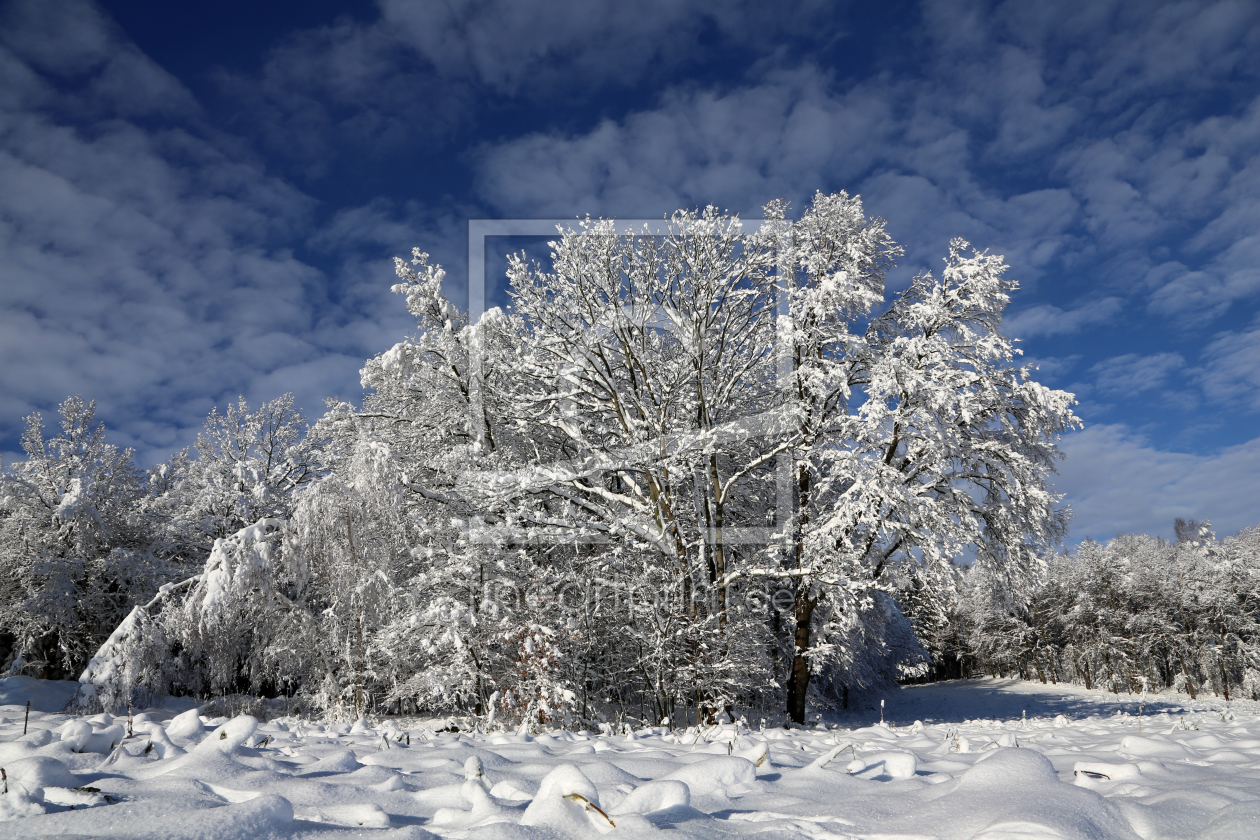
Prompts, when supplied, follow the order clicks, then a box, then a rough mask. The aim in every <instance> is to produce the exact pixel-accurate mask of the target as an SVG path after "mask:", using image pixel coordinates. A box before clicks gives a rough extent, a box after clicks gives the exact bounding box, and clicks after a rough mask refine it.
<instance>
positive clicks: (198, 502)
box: [0, 193, 1077, 726]
mask: <svg viewBox="0 0 1260 840" xmlns="http://www.w3.org/2000/svg"><path fill="white" fill-rule="evenodd" d="M765 215H766V221H765V222H763V223H761V224H760V225H759V226H758V227H756V228H755V229H751V230H749V229H745V228H744V227H743V225H742V224H741V223H740V222H739V221H738V220H737V219H735V218H733V217H730V216H727V215H723V214H720V213H717V212H716V211H713V210H712V209H709V210H706V211H704V212H679V213H678V214H676V215H675V216H674V217H673V218H672V219H671V220H669V222H668V223H667V225H666V227H667V230H665V231H664V232H662V233H651V234H650V235H649V234H645V235H642V236H638V235H634V236H627V235H624V234H619V233H618V232H617V231H616V228H615V226H614V225H613V224H612V223H611V222H595V221H588V222H587V223H584V224H582V225H580V226H578V227H576V228H574V229H571V230H568V231H565V232H564V233H563V235H561V236H560V237H558V239H557V240H556V241H555V242H553V243H551V247H552V259H551V265H550V266H549V267H546V268H544V267H543V266H540V265H536V264H532V263H528V262H526V261H525V260H524V259H523V258H519V257H517V258H512V259H511V261H510V266H511V270H510V279H511V284H512V286H511V302H512V305H511V309H510V311H506V312H505V311H500V310H492V311H490V312H487V313H485V314H484V315H483V316H482V317H480V318H479V319H476V320H473V319H470V318H469V316H468V314H467V313H464V312H461V311H459V310H458V309H457V308H456V307H454V306H453V305H452V304H451V303H450V302H449V301H448V300H447V299H446V298H445V297H444V296H443V294H442V289H441V287H442V281H443V272H442V270H441V269H440V268H439V267H437V266H435V265H432V264H430V263H429V262H428V258H427V255H425V254H423V253H421V252H419V251H417V252H416V253H415V255H414V258H413V259H412V260H411V261H410V262H406V261H403V260H399V261H398V262H397V272H398V275H399V279H400V282H399V284H398V285H397V286H396V287H395V291H397V292H398V293H400V294H401V295H403V296H405V298H406V301H407V307H408V309H409V311H410V312H411V313H412V315H413V316H414V317H415V318H416V323H417V328H416V332H415V334H414V335H412V336H411V337H409V338H407V339H406V340H404V341H401V342H399V343H398V344H396V345H395V346H394V347H393V348H391V349H390V350H388V351H386V352H384V353H382V354H380V355H379V356H377V357H376V358H374V359H371V360H369V361H368V362H367V363H366V365H365V367H364V369H363V371H362V382H363V385H364V388H365V391H366V394H365V397H364V400H363V404H362V407H361V408H360V407H356V406H353V405H350V404H345V403H333V404H330V405H329V408H328V411H327V413H326V414H325V415H324V416H323V417H321V418H319V419H318V421H317V422H315V423H314V424H313V425H311V426H310V427H309V428H308V427H307V424H306V423H305V421H304V420H303V419H302V418H301V417H300V416H299V415H298V414H297V413H296V412H295V411H294V409H293V404H292V401H291V400H290V399H288V398H284V399H280V400H276V401H273V402H270V403H267V404H265V405H263V406H261V407H260V408H256V409H251V408H249V407H248V406H246V405H244V404H243V403H241V404H238V405H235V406H232V407H230V408H229V409H228V410H227V412H226V413H224V414H219V413H214V414H212V415H211V416H210V418H209V420H208V421H207V424H206V428H205V431H204V432H203V434H202V435H201V436H200V437H199V438H198V441H197V445H196V447H195V450H196V451H195V453H192V452H184V453H180V454H178V455H177V456H176V457H175V458H174V459H172V460H171V461H170V462H169V463H167V464H164V465H162V466H160V467H158V468H155V469H153V470H150V471H149V472H148V474H147V475H143V474H141V473H140V472H139V471H137V470H136V469H135V468H134V467H133V466H132V465H131V461H130V456H129V453H125V452H120V451H118V450H117V449H115V448H113V447H110V446H109V445H108V444H106V443H105V442H104V438H103V435H102V433H101V431H100V427H99V424H96V423H95V421H94V419H93V416H92V408H91V406H90V405H87V404H84V403H83V402H82V401H81V400H78V399H75V400H70V401H69V402H67V403H66V404H65V405H64V406H63V408H62V429H61V432H60V433H58V434H53V435H51V436H50V435H48V434H47V433H45V431H44V429H43V427H42V425H41V421H40V420H39V419H38V418H32V420H31V421H30V426H29V428H28V431H27V435H26V437H25V438H24V440H23V446H24V448H25V450H26V453H27V458H26V460H24V461H20V462H18V463H15V464H14V465H12V467H11V468H10V469H8V470H6V471H5V472H4V475H3V479H2V481H3V494H2V495H0V564H3V568H0V581H3V583H2V584H0V585H3V586H5V587H7V588H6V589H5V590H4V591H3V594H2V596H0V602H2V603H0V622H3V625H2V626H3V628H4V629H5V630H6V631H7V633H8V634H9V638H10V645H11V648H12V653H11V654H10V657H9V658H10V660H11V667H14V668H17V669H19V670H22V669H24V670H25V672H27V673H39V674H45V675H48V676H63V677H65V676H76V675H77V673H78V670H79V669H80V668H82V669H85V671H86V674H85V677H86V679H85V682H84V690H83V692H82V693H81V696H80V698H79V703H80V705H81V706H82V707H83V708H93V707H100V706H104V707H110V708H117V707H120V706H122V705H125V704H126V703H127V702H132V703H134V704H137V705H141V704H143V703H144V702H146V700H147V699H149V698H151V697H153V696H155V695H160V694H165V693H174V694H181V693H183V694H189V693H191V694H198V695H207V694H223V693H232V692H240V693H251V694H262V695H275V694H284V695H286V696H295V697H297V698H299V699H300V700H301V701H302V702H304V703H307V704H310V705H311V706H313V707H315V708H317V709H320V710H322V711H325V712H327V713H330V714H338V715H347V716H358V715H360V714H363V713H365V712H366V711H368V710H371V709H376V710H378V711H381V710H408V711H410V710H424V711H426V712H430V713H447V712H453V713H460V714H468V715H477V716H480V717H481V718H482V719H483V721H484V722H486V723H490V722H493V723H495V724H496V725H504V724H511V725H526V726H528V725H534V724H539V723H552V724H554V723H556V722H563V721H570V722H591V721H596V720H599V719H600V718H609V717H616V716H621V717H625V718H632V719H636V720H649V721H652V722H653V723H655V722H659V720H660V719H661V718H664V717H669V718H671V719H672V720H674V721H676V722H681V720H682V719H684V718H687V719H689V720H691V721H697V720H711V719H714V718H717V717H720V716H722V715H732V716H738V715H740V714H748V715H749V716H753V715H758V716H765V717H768V718H771V719H776V718H780V717H783V716H786V717H788V718H790V719H793V720H796V721H798V722H799V721H803V720H805V717H806V704H807V702H809V703H813V704H814V705H815V706H818V707H821V706H834V705H843V704H844V703H845V702H846V699H847V698H849V697H850V696H851V695H853V694H854V693H859V694H860V693H861V692H863V691H867V690H873V689H876V688H879V687H881V686H888V685H891V684H893V683H894V682H895V681H896V680H897V679H898V678H900V677H904V676H905V675H907V674H912V673H917V672H919V671H921V670H922V669H923V668H925V667H926V666H927V663H928V658H927V652H925V650H924V649H923V647H922V646H921V644H920V642H919V640H918V639H916V635H915V632H914V627H913V625H912V620H913V621H916V622H919V623H921V624H923V623H925V622H926V623H927V624H930V623H931V622H935V621H939V620H941V616H942V615H944V611H945V609H946V607H947V606H948V604H949V603H950V598H951V597H952V595H951V593H952V592H953V591H954V589H955V586H956V583H957V574H956V570H955V568H954V565H953V558H955V557H957V556H960V555H961V554H962V553H964V552H967V551H969V552H971V553H972V554H973V555H974V556H976V557H978V558H979V562H980V563H981V564H982V565H983V566H984V567H985V568H987V569H989V570H990V571H991V572H992V574H993V580H995V581H1000V582H1001V585H1000V587H999V589H1001V590H1002V591H1003V592H1008V591H1010V592H1014V591H1023V590H1022V589H1021V587H1024V588H1026V587H1027V585H1028V582H1029V581H1030V580H1032V579H1033V577H1034V576H1035V574H1036V571H1037V568H1038V564H1039V562H1040V558H1041V557H1043V556H1044V555H1045V554H1046V552H1048V551H1049V550H1051V546H1052V545H1053V544H1054V542H1055V541H1056V539H1058V538H1060V537H1061V536H1062V534H1063V533H1064V530H1065V526H1066V518H1065V516H1064V514H1063V513H1062V512H1061V511H1060V510H1058V509H1057V508H1056V506H1055V502H1056V499H1055V498H1054V496H1053V495H1052V494H1050V493H1048V492H1046V489H1045V482H1046V476H1047V475H1048V474H1049V473H1050V471H1051V469H1052V465H1053V462H1054V460H1055V458H1056V457H1058V453H1057V450H1056V442H1057V440H1058V437H1059V435H1060V434H1061V433H1062V432H1063V431H1064V430H1066V429H1068V428H1071V427H1072V426H1074V425H1075V424H1076V422H1077V421H1076V418H1075V417H1074V416H1073V414H1072V411H1071V406H1072V404H1073V402H1072V396H1071V395H1070V394H1067V393H1064V392H1061V391H1053V390H1050V389H1047V388H1045V387H1043V386H1042V385H1040V384H1038V383H1037V382H1036V381H1035V380H1034V379H1033V378H1032V375H1033V371H1032V370H1031V369H1029V368H1027V367H1020V366H1018V365H1017V364H1015V351H1014V348H1013V344H1012V342H1011V340H1010V339H1009V338H1007V337H1006V336H1004V335H1002V333H1001V331H1000V326H1001V317H1002V312H1003V310H1004V308H1005V307H1006V305H1007V303H1008V301H1009V295H1010V293H1011V291H1012V290H1013V289H1014V288H1015V284H1014V283H1013V282H1011V281H1010V280H1009V279H1007V278H1005V276H1004V272H1005V268H1006V266H1005V264H1004V263H1003V261H1002V259H1001V258H1000V257H997V256H993V255H989V254H985V253H975V252H971V251H969V250H968V246H967V245H966V243H963V242H960V241H958V242H954V243H952V245H951V249H950V253H949V255H948V258H947V259H946V261H945V267H944V271H943V272H942V273H941V274H940V276H934V275H932V274H922V275H920V276H918V277H917V278H915V279H914V281H913V282H912V283H911V284H910V286H909V287H908V288H907V289H905V290H904V291H903V292H901V293H899V294H897V295H894V296H891V297H890V298H886V296H885V289H884V275H885V273H886V272H887V270H888V268H889V267H890V266H891V265H892V263H893V260H894V259H895V258H896V256H897V255H898V254H899V249H897V247H896V246H895V245H894V244H893V243H892V241H891V240H890V239H889V237H888V235H887V233H886V231H885V228H884V223H883V222H882V221H881V220H878V219H870V218H868V217H866V216H865V214H864V212H863V210H862V206H861V203H860V202H859V201H858V200H857V199H855V198H850V197H849V196H847V195H844V194H843V193H841V194H838V195H830V196H828V195H822V194H819V195H818V196H816V197H815V199H814V202H813V203H812V205H811V206H810V207H808V208H806V210H805V212H804V213H803V215H802V216H801V218H800V219H799V220H796V221H791V220H789V219H787V218H786V215H785V207H784V206H783V205H782V204H779V203H776V204H773V205H771V206H769V207H767V208H766V214H765ZM194 455H195V457H194ZM925 626H926V625H925Z"/></svg>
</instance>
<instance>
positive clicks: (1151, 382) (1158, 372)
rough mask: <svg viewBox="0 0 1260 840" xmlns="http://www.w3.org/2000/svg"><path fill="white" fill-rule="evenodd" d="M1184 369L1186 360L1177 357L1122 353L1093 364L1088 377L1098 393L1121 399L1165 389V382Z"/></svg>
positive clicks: (1172, 354) (1160, 354) (1171, 355)
mask: <svg viewBox="0 0 1260 840" xmlns="http://www.w3.org/2000/svg"><path fill="white" fill-rule="evenodd" d="M1185 366H1186V360H1185V359H1183V358H1182V357H1181V355H1180V354H1179V353H1154V354H1152V355H1150V356H1141V355H1138V354H1137V353H1125V354H1124V355H1123V356H1113V357H1112V358H1110V359H1106V360H1104V361H1101V362H1099V363H1097V364H1096V365H1094V366H1093V367H1091V368H1090V373H1092V374H1093V375H1094V384H1095V386H1096V387H1097V388H1098V390H1099V391H1101V392H1102V393H1104V394H1108V395H1112V396H1118V397H1122V398H1123V397H1133V396H1136V395H1138V394H1140V393H1142V392H1143V391H1153V390H1158V389H1161V388H1164V387H1166V386H1167V385H1168V380H1169V378H1171V377H1172V376H1173V375H1174V374H1175V373H1177V372H1179V371H1181V370H1183V369H1184V368H1185Z"/></svg>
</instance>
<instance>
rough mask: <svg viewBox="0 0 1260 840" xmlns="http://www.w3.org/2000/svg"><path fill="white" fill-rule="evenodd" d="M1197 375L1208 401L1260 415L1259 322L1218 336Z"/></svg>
mask: <svg viewBox="0 0 1260 840" xmlns="http://www.w3.org/2000/svg"><path fill="white" fill-rule="evenodd" d="M1203 355H1204V362H1205V364H1204V367H1203V369H1202V371H1201V372H1200V375H1199V376H1200V382H1201V384H1202V385H1203V391H1204V393H1205V394H1207V396H1208V398H1209V399H1212V400H1215V401H1217V402H1221V403H1226V404H1235V405H1241V406H1244V407H1245V408H1248V409H1250V410H1252V411H1260V318H1257V320H1256V323H1255V325H1254V326H1252V327H1251V329H1248V330H1244V331H1242V332H1226V333H1222V334H1221V335H1219V336H1217V337H1216V338H1215V339H1214V340H1213V341H1212V343H1211V344H1209V345H1208V346H1207V348H1206V350H1204V353H1203Z"/></svg>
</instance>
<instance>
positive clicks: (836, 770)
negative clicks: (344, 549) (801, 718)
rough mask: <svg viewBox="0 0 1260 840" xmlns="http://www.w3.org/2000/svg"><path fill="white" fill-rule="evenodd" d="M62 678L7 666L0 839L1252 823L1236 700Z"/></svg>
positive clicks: (1237, 830)
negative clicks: (740, 705) (287, 706)
mask: <svg viewBox="0 0 1260 840" xmlns="http://www.w3.org/2000/svg"><path fill="white" fill-rule="evenodd" d="M66 688H67V686H65V685H63V686H61V687H58V686H56V685H55V684H54V685H49V684H39V683H38V682H37V681H33V680H12V679H10V680H0V702H2V703H3V704H7V705H0V767H3V768H4V769H5V771H6V775H7V777H8V787H9V792H8V793H7V794H3V795H0V820H5V821H4V822H0V837H3V838H21V837H50V836H55V837H71V836H74V837H106V836H108V837H137V838H142V837H154V838H157V837H161V838H178V837H190V838H191V837H197V838H237V837H250V838H255V837H285V838H290V837H312V838H314V837H321V838H323V837H327V838H335V837H341V836H348V835H349V836H370V837H375V838H382V840H384V838H393V837H413V838H422V837H431V836H433V835H437V836H439V837H444V838H447V837H449V838H464V837H475V838H504V839H506V838H544V837H546V838H550V837H565V836H570V837H598V836H603V835H612V836H613V837H615V836H618V835H621V836H631V835H645V834H649V833H655V832H657V831H660V830H666V831H668V832H669V833H670V834H672V835H674V836H677V837H700V838H717V837H727V836H731V835H741V836H742V835H753V834H757V835H762V836H763V837H765V838H766V840H772V838H778V837H806V838H879V839H880V840H911V839H912V838H923V839H924V840H926V838H942V840H946V839H949V840H952V838H959V840H962V838H972V837H977V838H985V840H1043V838H1044V840H1070V839H1071V838H1081V840H1103V838H1135V837H1143V838H1170V839H1171V838H1201V840H1256V839H1257V838H1260V704H1256V703H1251V702H1242V703H1237V702H1236V703H1233V704H1226V703H1224V702H1223V701H1221V700H1217V699H1210V700H1203V701H1200V702H1191V701H1190V700H1189V699H1188V698H1184V697H1163V698H1155V699H1153V700H1151V701H1150V702H1148V703H1147V704H1146V707H1145V709H1144V710H1140V709H1139V698H1137V697H1133V696H1130V695H1119V696H1117V695H1112V694H1108V693H1106V692H1100V691H1085V690H1083V689H1080V688H1077V687H1073V686H1042V685H1041V684H1040V683H1027V682H1017V681H995V680H967V681H959V682H952V683H942V684H937V685H930V686H916V687H911V688H907V689H904V690H903V691H902V692H901V693H900V696H898V697H896V698H893V699H891V700H890V702H889V703H888V705H887V708H886V709H885V716H886V720H887V721H888V723H887V724H885V725H881V724H879V722H878V716H879V710H878V707H877V706H875V707H872V708H870V709H868V710H865V711H864V712H862V713H857V714H854V715H851V716H850V717H847V718H844V719H842V720H843V721H844V723H843V724H841V725H839V726H838V725H837V723H835V722H831V723H824V724H823V726H824V727H826V726H829V727H831V728H822V727H820V728H815V729H810V730H804V731H801V730H796V731H791V732H789V731H785V730H782V729H767V730H765V731H758V727H756V726H754V728H752V729H751V730H750V729H748V728H747V727H739V726H729V725H728V726H722V727H715V728H709V729H703V730H701V731H697V730H695V729H689V730H682V731H678V730H676V731H673V732H670V731H667V730H666V729H664V728H659V727H658V728H655V729H643V730H639V731H636V732H633V733H630V734H616V735H598V734H585V733H582V734H572V733H564V732H553V733H550V734H540V735H536V736H526V735H512V734H489V735H477V734H473V735H470V734H468V733H454V732H434V731H433V730H432V728H425V727H424V726H422V725H415V722H411V725H412V728H409V729H404V728H402V727H401V725H400V724H399V723H398V722H396V721H388V720H387V721H382V722H380V723H377V724H372V725H367V724H364V723H363V722H360V723H359V724H356V725H354V726H350V725H341V726H326V725H319V724H314V723H310V722H301V721H295V720H288V721H274V722H271V723H262V724H259V723H258V722H257V721H256V720H254V719H253V718H249V717H243V716H242V717H236V718H232V719H230V720H229V719H227V718H219V719H213V720H211V719H205V718H201V717H199V716H198V715H197V712H196V710H190V711H186V712H182V713H179V714H175V712H174V711H171V710H167V711H153V712H149V713H148V714H147V715H137V716H136V717H135V719H134V720H133V722H132V729H133V732H134V734H133V735H132V736H131V737H127V736H126V725H125V720H120V719H111V718H109V717H106V716H97V717H93V718H71V717H67V716H65V715H60V714H56V713H54V712H51V711H49V709H50V708H51V706H52V705H53V704H55V701H56V697H57V696H58V691H62V692H64V691H65V690H66ZM32 693H34V697H33V699H34V700H35V702H33V703H32V709H33V711H32V712H31V714H30V723H29V731H28V732H27V734H26V735H22V727H23V714H24V711H25V709H24V707H23V706H22V705H21V704H22V703H24V702H25V699H26V697H27V696H28V695H31V694H32ZM1139 711H1142V712H1143V713H1142V714H1140V715H1139ZM863 714H864V715H866V716H867V719H865V720H863V719H862V717H861V716H862V715H863ZM1025 715H1026V718H1025ZM916 721H918V722H916ZM408 742H409V743H408Z"/></svg>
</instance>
